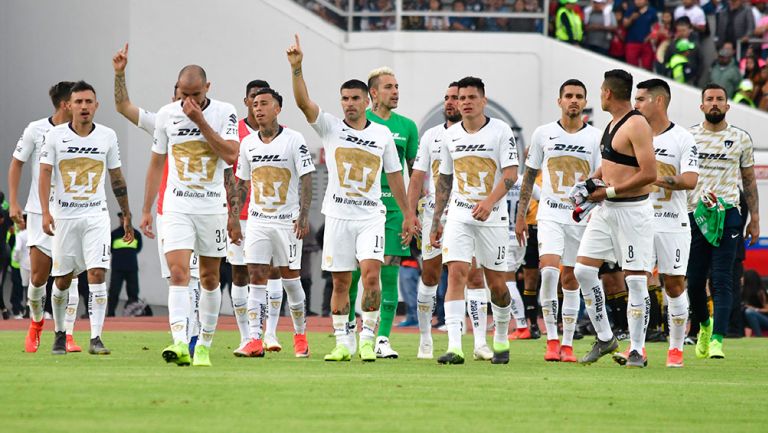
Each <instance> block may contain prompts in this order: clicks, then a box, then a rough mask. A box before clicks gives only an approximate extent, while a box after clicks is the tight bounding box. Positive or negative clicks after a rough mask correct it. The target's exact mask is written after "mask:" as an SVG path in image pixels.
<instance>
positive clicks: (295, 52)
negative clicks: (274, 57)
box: [285, 33, 304, 66]
mask: <svg viewBox="0 0 768 433" xmlns="http://www.w3.org/2000/svg"><path fill="white" fill-rule="evenodd" d="M293 38H294V44H293V45H291V46H290V47H288V49H287V50H286V51H285V53H286V54H287V55H288V63H290V64H291V66H297V65H300V64H301V61H302V60H304V53H303V52H302V51H301V42H300V41H299V34H298V33H296V34H294V35H293Z"/></svg>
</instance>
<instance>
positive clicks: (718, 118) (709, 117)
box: [704, 111, 725, 124]
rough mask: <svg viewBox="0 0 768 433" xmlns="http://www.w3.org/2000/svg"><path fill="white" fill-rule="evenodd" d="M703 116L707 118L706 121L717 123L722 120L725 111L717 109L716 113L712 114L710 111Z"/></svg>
mask: <svg viewBox="0 0 768 433" xmlns="http://www.w3.org/2000/svg"><path fill="white" fill-rule="evenodd" d="M704 118H705V119H707V122H709V123H713V124H717V123H720V122H722V121H723V120H724V119H725V113H723V112H722V111H718V112H717V114H713V113H712V112H711V111H710V112H709V113H705V114H704Z"/></svg>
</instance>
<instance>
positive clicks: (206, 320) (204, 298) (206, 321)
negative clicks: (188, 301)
mask: <svg viewBox="0 0 768 433" xmlns="http://www.w3.org/2000/svg"><path fill="white" fill-rule="evenodd" d="M219 310H221V286H216V288H215V289H213V290H205V289H203V290H201V291H200V342H201V343H202V344H203V346H208V347H211V343H213V334H214V333H215V332H216V323H217V322H218V321H219Z"/></svg>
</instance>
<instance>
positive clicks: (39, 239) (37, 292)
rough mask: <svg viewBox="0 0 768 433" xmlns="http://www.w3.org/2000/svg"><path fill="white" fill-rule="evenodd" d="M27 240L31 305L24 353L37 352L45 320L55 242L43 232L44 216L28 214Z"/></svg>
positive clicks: (28, 294) (29, 301)
mask: <svg viewBox="0 0 768 433" xmlns="http://www.w3.org/2000/svg"><path fill="white" fill-rule="evenodd" d="M27 239H28V242H29V246H30V247H29V264H30V278H29V287H28V288H27V304H28V305H29V319H30V320H29V330H28V331H27V336H26V338H25V341H24V351H26V352H37V349H38V347H39V346H40V335H41V334H42V331H43V323H44V320H45V316H44V313H45V311H44V307H45V292H46V285H47V284H48V277H49V276H50V274H51V264H52V261H51V254H52V253H51V248H52V246H53V240H52V238H51V237H50V236H48V235H46V234H45V232H43V228H42V216H41V215H40V214H35V213H32V212H30V213H28V214H27Z"/></svg>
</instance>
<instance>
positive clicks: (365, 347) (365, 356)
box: [360, 337, 397, 362]
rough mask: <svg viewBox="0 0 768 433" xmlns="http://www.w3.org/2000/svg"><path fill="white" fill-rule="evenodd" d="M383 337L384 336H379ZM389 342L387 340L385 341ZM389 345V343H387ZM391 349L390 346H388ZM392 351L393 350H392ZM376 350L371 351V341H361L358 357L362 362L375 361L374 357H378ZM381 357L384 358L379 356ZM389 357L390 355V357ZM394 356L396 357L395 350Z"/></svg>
mask: <svg viewBox="0 0 768 433" xmlns="http://www.w3.org/2000/svg"><path fill="white" fill-rule="evenodd" d="M380 338H384V337H380ZM387 343H389V342H387ZM387 346H389V344H387ZM390 350H391V348H390ZM393 352H394V350H393ZM379 357H380V356H379V354H378V352H374V351H373V341H361V342H360V359H362V360H363V362H373V361H376V358H379ZM381 358H384V357H383V356H381ZM390 358H391V357H390ZM394 358H397V352H395V356H394Z"/></svg>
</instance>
